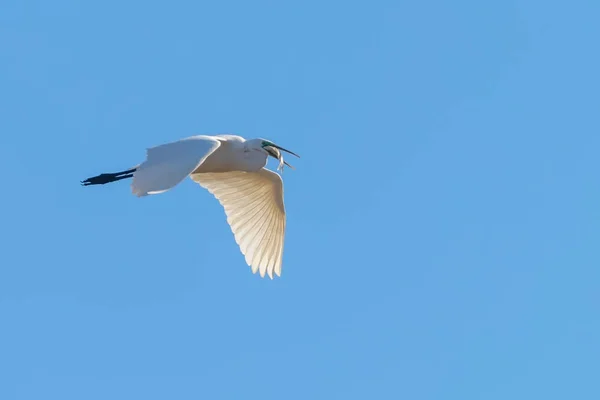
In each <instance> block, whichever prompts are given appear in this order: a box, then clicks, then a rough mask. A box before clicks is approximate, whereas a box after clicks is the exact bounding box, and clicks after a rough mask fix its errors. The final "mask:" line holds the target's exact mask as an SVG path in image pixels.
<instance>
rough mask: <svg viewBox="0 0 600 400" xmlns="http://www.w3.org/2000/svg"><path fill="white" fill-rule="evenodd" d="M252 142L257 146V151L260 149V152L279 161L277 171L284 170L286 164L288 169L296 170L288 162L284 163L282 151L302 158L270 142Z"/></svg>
mask: <svg viewBox="0 0 600 400" xmlns="http://www.w3.org/2000/svg"><path fill="white" fill-rule="evenodd" d="M252 142H253V143H252V145H253V146H256V147H257V149H260V150H262V151H264V152H265V153H267V155H269V156H271V157H273V158H276V159H277V160H279V166H278V167H277V169H283V165H284V164H285V165H287V166H288V167H290V168H291V169H294V167H292V166H291V165H290V164H288V163H287V162H286V161H284V159H283V155H282V154H281V151H285V152H286V153H290V154H291V155H294V156H296V157H298V158H300V156H299V155H298V154H296V153H294V152H293V151H290V150H287V149H284V148H283V147H281V146H278V145H276V144H275V143H273V142H271V141H270V140H266V139H255V140H254V141H252ZM280 150H281V151H280Z"/></svg>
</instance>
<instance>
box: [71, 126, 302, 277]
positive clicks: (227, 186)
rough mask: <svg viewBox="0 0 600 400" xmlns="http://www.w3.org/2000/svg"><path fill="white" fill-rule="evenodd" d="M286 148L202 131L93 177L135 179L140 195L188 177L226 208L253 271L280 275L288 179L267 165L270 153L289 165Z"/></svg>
mask: <svg viewBox="0 0 600 400" xmlns="http://www.w3.org/2000/svg"><path fill="white" fill-rule="evenodd" d="M279 150H283V151H286V152H288V153H290V154H293V155H295V156H297V157H298V155H297V154H295V153H293V152H291V151H289V150H286V149H284V148H282V147H280V146H278V145H276V144H274V143H273V142H270V141H268V140H265V139H252V140H245V139H244V138H242V137H240V136H235V135H216V136H206V135H198V136H192V137H188V138H185V139H181V140H178V141H176V142H172V143H166V144H163V145H160V146H156V147H152V148H149V149H148V150H147V153H146V160H145V161H144V162H143V163H141V164H140V165H138V166H136V167H134V168H132V169H130V170H127V171H123V172H117V173H110V174H101V175H98V176H95V177H92V178H88V179H86V180H85V181H83V182H82V184H84V185H86V186H87V185H96V184H105V183H109V182H114V181H117V180H121V179H125V178H133V181H132V183H131V191H132V193H133V194H135V195H136V196H138V197H143V196H147V195H153V194H159V193H163V192H165V191H167V190H169V189H171V188H173V187H174V186H176V185H177V184H178V183H180V182H181V181H183V180H184V179H185V178H186V177H187V176H190V177H191V179H192V180H193V181H194V182H196V183H198V184H199V185H200V186H202V187H203V188H205V189H206V190H208V191H209V192H210V193H211V194H213V195H214V196H215V198H216V199H217V200H218V201H219V202H220V203H221V205H222V206H223V208H224V209H225V214H226V216H227V222H228V223H229V226H230V227H231V230H232V232H233V235H234V237H235V240H236V242H237V244H238V246H239V247H240V250H241V252H242V254H244V256H245V259H246V263H247V264H248V265H249V266H250V267H251V269H252V272H253V273H257V272H259V273H260V276H261V277H264V276H265V274H267V275H268V276H269V277H270V278H271V279H272V278H273V274H275V275H277V276H281V267H282V258H283V244H284V238H285V227H286V216H285V206H284V201H283V182H282V180H281V177H280V176H279V174H277V173H275V172H272V171H270V170H268V169H266V168H265V165H266V164H267V159H268V157H269V156H272V157H274V158H277V159H278V160H279V161H280V164H279V167H278V169H283V165H284V164H285V165H288V166H290V167H291V165H289V164H288V163H287V162H285V161H284V160H283V157H282V155H281V152H280V151H279Z"/></svg>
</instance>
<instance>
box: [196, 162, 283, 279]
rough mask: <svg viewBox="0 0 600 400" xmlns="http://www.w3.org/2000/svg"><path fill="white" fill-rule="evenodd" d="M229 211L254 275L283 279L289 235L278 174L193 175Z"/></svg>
mask: <svg viewBox="0 0 600 400" xmlns="http://www.w3.org/2000/svg"><path fill="white" fill-rule="evenodd" d="M191 178H192V179H193V180H194V181H195V182H197V183H198V184H200V186H202V187H203V188H205V189H207V190H208V191H209V192H210V193H212V194H213V195H214V196H215V197H216V198H217V200H219V202H220V203H221V205H222V206H223V208H224V209H225V214H226V215H227V222H228V223H229V226H230V227H231V230H232V232H233V235H234V236H235V240H236V242H237V244H238V245H239V247H240V250H241V251H242V254H244V256H245V258H246V263H247V264H248V265H249V266H250V267H251V268H252V272H253V273H256V272H257V271H259V272H260V275H261V276H263V277H264V276H265V273H267V274H268V275H269V277H271V278H273V273H275V274H276V275H277V276H281V261H282V256H283V241H284V233H285V206H284V204H283V183H282V181H281V178H280V176H279V175H278V174H276V173H274V172H272V171H269V170H268V169H265V168H263V169H261V170H259V171H257V172H244V171H233V172H222V173H200V174H192V175H191Z"/></svg>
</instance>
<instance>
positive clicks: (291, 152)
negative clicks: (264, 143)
mask: <svg viewBox="0 0 600 400" xmlns="http://www.w3.org/2000/svg"><path fill="white" fill-rule="evenodd" d="M273 147H275V148H277V149H279V150H282V151H285V152H286V153H290V154H291V155H293V156H296V157H298V158H300V156H299V155H298V154H296V153H294V152H293V151H290V150H288V149H284V148H283V147H281V146H277V145H276V144H275V143H273Z"/></svg>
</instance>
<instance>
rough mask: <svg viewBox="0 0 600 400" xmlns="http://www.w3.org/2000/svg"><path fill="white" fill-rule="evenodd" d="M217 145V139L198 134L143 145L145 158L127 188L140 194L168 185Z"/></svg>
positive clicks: (182, 175)
mask: <svg viewBox="0 0 600 400" xmlns="http://www.w3.org/2000/svg"><path fill="white" fill-rule="evenodd" d="M220 145H221V142H220V141H219V140H217V139H214V138H211V137H210V136H203V135H198V136H191V137H189V138H185V139H182V140H178V141H176V142H172V143H166V144H163V145H160V146H156V147H151V148H149V149H147V150H146V161H144V162H143V163H142V164H140V165H139V166H138V167H137V168H136V170H135V172H134V174H133V182H132V183H131V191H132V192H133V194H135V195H136V196H138V197H141V196H147V195H149V194H158V193H162V192H165V191H167V190H169V189H171V188H172V187H174V186H175V185H177V184H178V183H179V182H181V181H182V180H184V179H185V177H186V176H188V175H189V174H191V173H192V171H194V170H195V169H196V168H197V167H198V166H199V165H200V164H202V162H203V161H204V160H205V159H206V157H208V156H209V155H210V154H211V153H212V152H214V151H215V150H216V149H217V148H218V147H219V146H220Z"/></svg>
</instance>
